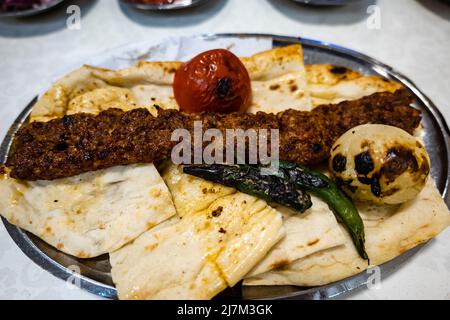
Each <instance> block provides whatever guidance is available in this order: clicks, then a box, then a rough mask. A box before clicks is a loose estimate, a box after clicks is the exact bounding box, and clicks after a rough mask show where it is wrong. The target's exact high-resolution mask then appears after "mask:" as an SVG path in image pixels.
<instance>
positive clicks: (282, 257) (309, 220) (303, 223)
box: [246, 197, 346, 277]
mask: <svg viewBox="0 0 450 320" xmlns="http://www.w3.org/2000/svg"><path fill="white" fill-rule="evenodd" d="M311 198H312V202H313V206H312V207H311V208H310V209H309V210H307V211H306V212H304V213H303V214H301V213H299V212H295V211H293V210H290V209H288V208H286V207H281V206H279V207H277V210H278V211H280V212H281V213H282V214H283V226H284V228H285V230H286V235H285V236H284V238H283V239H282V240H281V241H279V242H278V243H277V244H276V245H275V246H274V247H273V248H272V250H270V252H269V253H268V254H267V256H266V257H264V259H262V260H261V261H260V262H259V263H258V264H257V265H256V267H255V268H253V270H252V271H251V272H249V273H248V274H247V275H246V277H252V276H255V275H259V274H261V273H265V272H267V271H270V270H273V269H279V268H282V267H283V266H286V265H289V264H290V263H292V262H294V261H296V260H299V259H301V258H304V257H306V256H308V255H310V254H313V253H315V252H318V251H322V250H325V249H329V248H334V247H337V246H339V245H342V244H344V243H345V241H346V238H345V236H344V232H345V231H343V230H341V228H339V225H338V223H337V221H336V218H335V217H334V215H333V213H332V212H331V210H330V209H329V208H328V205H327V204H326V203H325V202H323V201H322V200H320V199H319V198H316V197H311Z"/></svg>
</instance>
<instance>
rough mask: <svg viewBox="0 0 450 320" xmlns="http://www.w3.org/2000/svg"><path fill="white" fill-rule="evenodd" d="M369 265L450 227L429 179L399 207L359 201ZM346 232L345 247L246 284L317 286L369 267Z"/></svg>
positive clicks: (397, 253) (440, 200)
mask: <svg viewBox="0 0 450 320" xmlns="http://www.w3.org/2000/svg"><path fill="white" fill-rule="evenodd" d="M358 209H359V212H360V214H361V216H362V217H363V220H364V225H365V231H366V248H367V253H368V254H369V257H370V263H371V265H380V264H382V263H384V262H387V261H389V260H392V259H393V258H395V257H397V256H399V255H401V254H402V253H404V252H406V251H408V250H410V249H412V248H414V247H415V246H417V245H419V244H421V243H423V242H426V241H428V240H430V239H431V238H434V237H435V236H437V235H438V234H439V233H440V232H441V231H442V230H444V229H445V228H447V227H448V226H449V225H450V212H449V210H448V208H447V206H446V205H445V203H444V201H443V200H442V198H441V195H440V194H439V192H438V190H437V188H436V186H435V184H434V182H433V181H432V179H429V181H428V183H427V185H426V187H425V188H424V189H423V191H422V192H421V193H420V194H419V196H418V197H417V198H416V199H414V200H412V201H409V202H406V203H404V204H402V205H400V206H375V205H369V204H367V203H366V204H359V205H358ZM345 234H346V242H345V244H344V245H342V246H339V247H335V248H332V249H328V250H324V251H321V252H317V253H315V254H312V255H310V256H308V257H306V258H303V259H300V260H298V261H296V262H294V263H292V264H290V265H287V266H283V267H282V268H280V269H278V270H274V271H271V272H267V273H265V274H262V275H259V276H255V277H250V278H248V279H246V280H245V281H244V285H254V286H256V285H298V286H320V285H324V284H328V283H332V282H335V281H338V280H341V279H344V278H347V277H349V276H352V275H355V274H357V273H360V272H362V271H364V270H366V269H367V268H368V263H367V261H364V260H362V259H361V258H360V257H359V256H358V254H357V252H356V250H355V248H354V246H353V243H352V241H351V239H350V237H349V236H348V234H347V233H345Z"/></svg>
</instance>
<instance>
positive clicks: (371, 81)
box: [306, 64, 402, 107]
mask: <svg viewBox="0 0 450 320" xmlns="http://www.w3.org/2000/svg"><path fill="white" fill-rule="evenodd" d="M306 74H307V78H308V85H307V91H308V93H309V95H310V98H311V101H312V104H313V106H314V107H316V106H318V105H322V104H335V103H339V102H342V101H344V100H356V99H360V98H362V97H365V96H369V95H371V94H374V93H376V92H385V91H388V92H395V91H396V90H398V89H400V88H402V85H401V84H400V83H397V82H394V81H390V80H387V79H384V78H381V77H378V76H370V75H363V74H361V73H359V72H357V71H354V70H350V69H348V68H345V67H340V66H333V65H329V64H313V65H306Z"/></svg>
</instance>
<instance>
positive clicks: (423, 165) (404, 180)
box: [330, 124, 430, 204]
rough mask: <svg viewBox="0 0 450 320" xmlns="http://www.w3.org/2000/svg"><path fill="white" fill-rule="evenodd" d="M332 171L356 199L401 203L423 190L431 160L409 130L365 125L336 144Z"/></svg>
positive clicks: (331, 162) (350, 132) (331, 165)
mask: <svg viewBox="0 0 450 320" xmlns="http://www.w3.org/2000/svg"><path fill="white" fill-rule="evenodd" d="M330 170H331V172H332V173H333V175H334V176H335V178H336V181H337V182H338V183H339V184H340V185H341V186H342V188H343V189H344V190H345V191H346V192H347V194H348V195H349V196H350V197H352V198H353V199H356V200H369V201H373V202H375V203H380V204H381V203H385V204H398V203H403V202H406V201H408V200H411V199H414V198H415V197H416V196H417V195H418V194H419V192H420V191H421V190H422V189H423V187H424V186H425V183H426V180H427V177H428V174H429V172H430V159H429V157H428V153H427V151H426V150H425V147H424V146H423V144H422V143H421V142H420V141H419V140H417V139H416V138H415V137H413V136H412V135H410V134H409V133H407V132H406V131H404V130H402V129H400V128H396V127H392V126H387V125H375V124H366V125H362V126H358V127H355V128H353V129H351V130H349V131H347V132H346V133H345V134H344V135H342V136H341V137H340V138H339V139H338V140H337V141H336V143H335V144H334V146H333V148H332V151H331V157H330Z"/></svg>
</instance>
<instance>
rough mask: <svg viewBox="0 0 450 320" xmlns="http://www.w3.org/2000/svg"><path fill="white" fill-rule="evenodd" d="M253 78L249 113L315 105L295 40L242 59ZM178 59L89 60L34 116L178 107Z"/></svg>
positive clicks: (59, 83) (49, 94) (46, 118)
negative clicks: (106, 63)
mask: <svg viewBox="0 0 450 320" xmlns="http://www.w3.org/2000/svg"><path fill="white" fill-rule="evenodd" d="M242 61H243V63H244V65H245V66H246V67H247V69H248V71H249V75H250V78H251V81H252V88H253V90H252V104H251V106H250V108H249V111H250V112H256V111H261V110H263V109H262V108H264V110H265V111H266V112H274V113H275V112H278V111H281V110H284V109H287V108H297V107H301V108H303V109H310V108H311V101H310V98H309V94H308V93H307V92H306V86H307V76H306V72H305V67H304V65H303V54H302V47H301V46H299V45H293V46H288V47H283V48H276V49H273V50H269V51H265V52H261V53H258V54H256V55H254V56H251V57H248V58H242ZM181 64H182V62H179V61H166V62H152V61H140V62H138V63H137V64H136V65H135V66H133V67H130V68H125V69H121V70H108V69H103V68H96V67H92V66H88V65H85V66H83V67H81V68H80V69H78V70H75V71H73V72H71V73H70V74H68V75H66V76H65V77H63V78H62V79H60V80H58V81H57V82H55V83H54V84H53V86H52V87H51V88H50V89H49V90H48V91H47V92H46V93H45V94H44V95H43V96H42V97H41V98H40V99H39V101H38V102H37V103H36V105H35V106H34V107H33V110H32V112H31V116H30V119H31V121H49V120H51V119H54V118H58V117H62V116H64V115H65V114H73V113H78V112H89V113H95V114H97V113H99V112H100V111H103V110H105V109H108V108H119V109H122V110H125V111H127V110H130V109H134V108H147V109H149V110H150V112H152V114H156V110H155V108H154V107H153V106H154V105H155V104H157V105H158V106H160V107H161V108H163V109H179V106H178V104H177V102H176V101H175V98H174V94H173V90H172V83H173V78H174V74H175V71H176V70H177V69H178V68H179V67H180V66H181Z"/></svg>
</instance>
